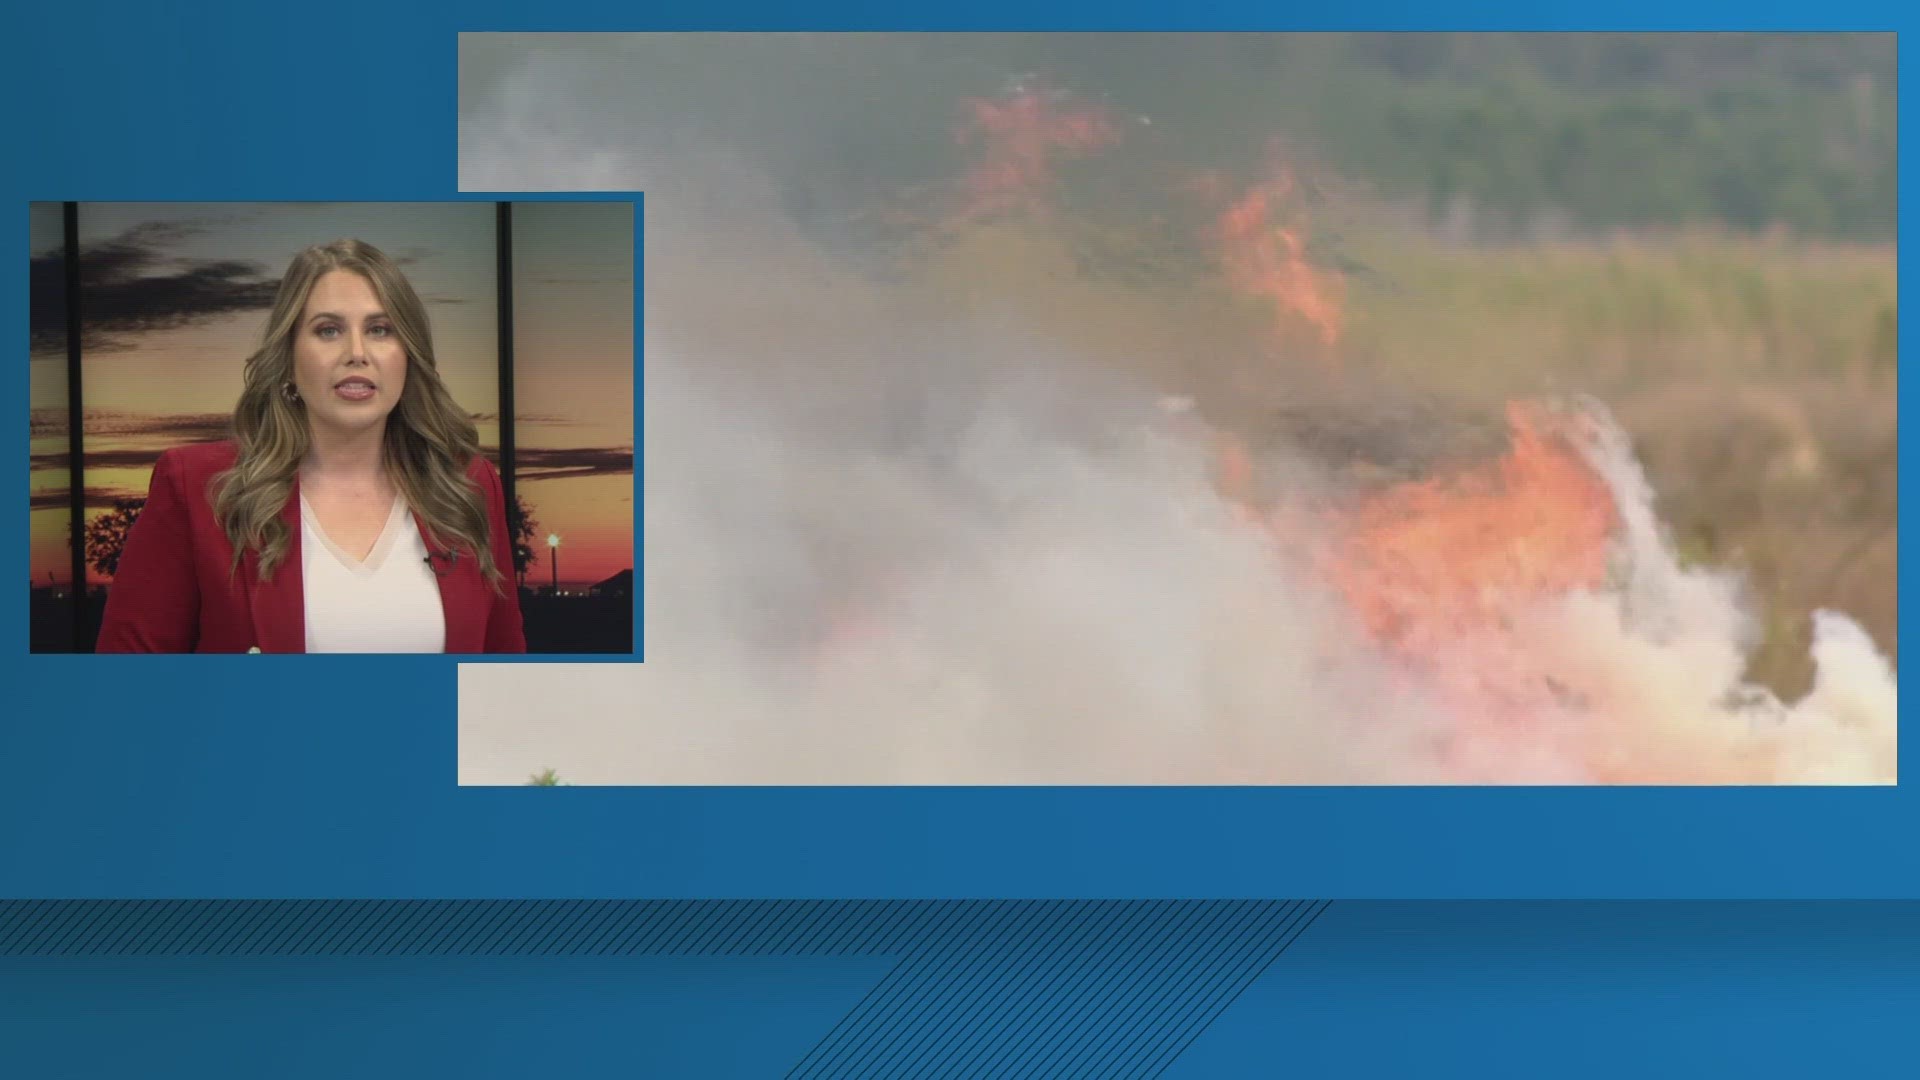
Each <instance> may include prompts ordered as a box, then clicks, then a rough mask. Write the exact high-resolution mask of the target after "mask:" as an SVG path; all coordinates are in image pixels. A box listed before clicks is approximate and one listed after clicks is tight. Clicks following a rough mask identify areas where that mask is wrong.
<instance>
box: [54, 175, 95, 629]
mask: <svg viewBox="0 0 1920 1080" xmlns="http://www.w3.org/2000/svg"><path fill="white" fill-rule="evenodd" d="M61 216H62V218H63V219H64V221H63V225H64V230H65V233H66V236H65V243H66V272H67V282H66V289H67V298H66V299H67V523H68V526H69V531H70V532H71V533H72V534H73V535H72V538H71V541H70V543H69V544H68V546H69V547H70V548H71V549H72V551H71V555H72V558H73V585H72V587H71V588H69V589H68V590H67V592H68V594H69V600H70V601H71V603H72V606H73V651H74V652H92V651H93V643H92V642H90V641H88V640H87V611H88V603H87V466H86V459H85V458H84V457H82V456H81V453H82V449H83V439H82V429H83V428H84V427H85V426H86V412H85V410H84V409H83V408H82V407H81V402H80V204H79V203H77V202H69V203H62V204H61Z"/></svg>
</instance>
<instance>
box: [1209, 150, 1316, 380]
mask: <svg viewBox="0 0 1920 1080" xmlns="http://www.w3.org/2000/svg"><path fill="white" fill-rule="evenodd" d="M1293 197H1294V181H1293V175H1292V174H1291V173H1290V172H1288V171H1286V170H1285V169H1282V170H1280V171H1279V173H1278V174H1277V175H1276V176H1274V177H1273V178H1271V179H1268V180H1264V181H1262V182H1260V183H1257V184H1255V185H1253V186H1252V187H1250V188H1248V189H1247V190H1246V192H1245V193H1244V194H1243V195H1241V196H1240V198H1238V199H1236V200H1235V201H1234V202H1233V203H1232V204H1231V205H1230V206H1228V207H1227V209H1226V210H1225V211H1224V212H1222V213H1221V215H1220V218H1219V223H1218V229H1219V241H1220V247H1221V252H1222V255H1223V258H1224V260H1225V263H1226V270H1227V277H1228V280H1229V281H1231V282H1232V283H1233V284H1234V286H1235V287H1236V288H1239V289H1241V290H1243V291H1245V292H1247V293H1250V294H1252V295H1254V296H1258V297H1262V298H1265V299H1267V300H1268V301H1270V302H1271V303H1272V304H1273V309H1274V315H1275V318H1276V319H1277V320H1278V325H1284V324H1285V323H1286V321H1287V320H1288V319H1290V318H1295V317H1297V318H1299V319H1302V320H1304V321H1305V322H1306V323H1308V324H1309V325H1310V326H1312V327H1313V329H1314V330H1315V331H1316V332H1317V334H1318V335H1319V338H1320V341H1321V342H1322V343H1323V344H1325V345H1327V346H1333V345H1335V344H1338V343H1339V340H1340V334H1341V329H1342V313H1341V307H1342V303H1343V293H1344V289H1343V287H1342V283H1341V279H1340V277H1339V275H1338V274H1336V273H1333V272H1331V271H1323V270H1320V269H1318V268H1316V267H1315V266H1314V265H1313V263H1312V261H1311V260H1309V259H1308V258H1307V245H1306V239H1305V236H1306V233H1305V229H1304V226H1302V225H1301V224H1299V223H1298V222H1297V220H1293V219H1297V217H1298V216H1299V215H1298V212H1297V211H1295V212H1294V213H1292V214H1289V213H1288V209H1289V204H1290V203H1291V202H1292V201H1293Z"/></svg>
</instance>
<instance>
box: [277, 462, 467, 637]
mask: <svg viewBox="0 0 1920 1080" xmlns="http://www.w3.org/2000/svg"><path fill="white" fill-rule="evenodd" d="M300 535H301V541H300V572H301V576H302V582H301V583H302V586H303V588H304V591H305V594H306V596H305V600H306V610H307V651H308V652H310V653H420V652H431V653H437V652H445V651H446V648H447V623H446V616H445V615H444V614H443V612H442V610H441V607H440V583H439V581H438V580H437V579H436V577H435V575H434V572H433V567H432V566H430V565H429V564H428V563H427V545H426V541H424V540H422V539H421V537H420V528H419V526H418V525H416V524H415V523H414V520H413V514H412V512H411V511H409V510H408V509H407V502H406V500H405V499H398V498H396V499H394V500H393V513H391V514H389V515H387V525H386V528H384V529H382V530H381V532H380V538H379V539H378V540H375V541H374V542H373V550H372V551H369V552H368V553H367V557H366V559H365V560H364V561H362V560H356V559H354V558H353V557H352V556H349V555H348V554H347V553H346V552H344V551H342V550H340V548H339V547H338V546H337V545H335V544H334V542H333V541H332V540H331V539H329V538H328V536H327V534H326V532H325V531H323V530H322V529H321V528H320V523H319V519H318V518H317V517H316V516H315V515H314V512H313V507H311V506H309V505H307V497H306V496H305V495H302V496H300Z"/></svg>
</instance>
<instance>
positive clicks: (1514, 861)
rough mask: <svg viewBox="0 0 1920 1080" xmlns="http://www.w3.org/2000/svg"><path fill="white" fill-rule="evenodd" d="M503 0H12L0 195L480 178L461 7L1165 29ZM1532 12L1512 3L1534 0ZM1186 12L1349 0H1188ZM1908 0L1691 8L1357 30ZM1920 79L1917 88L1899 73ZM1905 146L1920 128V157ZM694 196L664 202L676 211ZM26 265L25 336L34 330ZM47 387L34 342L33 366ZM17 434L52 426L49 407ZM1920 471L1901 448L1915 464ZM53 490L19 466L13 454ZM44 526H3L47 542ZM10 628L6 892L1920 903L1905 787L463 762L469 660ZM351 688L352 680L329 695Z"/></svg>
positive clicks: (1117, 18)
mask: <svg viewBox="0 0 1920 1080" xmlns="http://www.w3.org/2000/svg"><path fill="white" fill-rule="evenodd" d="M509 12H511V8H509V6H505V4H467V6H461V8H459V10H426V12H403V10H388V8H384V6H380V8H376V6H371V4H355V2H344V4H332V6H296V8H286V10H276V12H263V10H252V8H240V6H232V4H227V6H223V4H211V6H200V8H180V10H138V8H134V6H104V4H60V6H48V4H40V6H35V8H33V10H31V12H29V13H27V15H25V17H19V15H15V19H19V23H21V27H19V29H21V31H23V33H15V35H8V37H10V42H12V50H13V58H12V61H10V63H6V65H0V67H4V71H6V75H4V77H6V79H8V81H10V85H8V86H6V98H4V100H6V102H8V111H10V113H12V115H13V117H15V119H13V131H12V138H10V140H8V144H10V146H12V148H13V150H15V154H13V163H12V165H10V169H6V179H4V184H6V190H8V196H10V200H8V202H10V206H12V208H13V213H12V217H10V219H8V221H10V229H12V236H13V242H15V250H23V248H25V229H27V215H25V202H27V200H227V198H246V200H255V198H257V200H307V198H313V200H363V198H365V200H413V198H449V196H453V194H455V192H453V183H455V125H453V117H455V83H457V81H455V58H457V40H455V33H457V31H463V29H528V27H532V29H540V27H557V25H570V27H628V29H645V27H649V25H662V27H664V25H691V23H695V21H699V23H701V25H708V27H778V25H785V27H799V25H812V27H849V25H885V23H891V25H916V23H922V25H941V27H989V25H991V27H998V29H1004V27H1010V25H1021V23H1023V25H1046V27H1066V25H1110V27H1140V25H1144V23H1146V21H1148V15H1146V8H1139V6H1137V8H1125V6H1121V8H1114V6H1100V8H1098V10H1096V8H1091V6H1081V8H1079V10H1077V12H1075V10H1071V8H1058V10H1056V13H1052V15H1039V13H1025V15H1021V17H1014V15H1012V12H1014V8H1012V6H993V4H987V6H968V8H956V10H950V12H941V13H939V15H933V13H922V15H904V13H895V15H879V13H862V10H858V8H854V6H839V8H835V6H824V8H812V10H810V12H806V13H804V15H799V13H789V15H780V13H776V12H772V10H751V8H735V10H732V12H712V13H705V15H693V13H678V15H676V13H674V12H659V13H647V12H643V10H637V8H630V6H611V4H601V6H595V4H576V6H549V8H545V13H543V15H541V19H538V21H536V19H528V17H526V15H515V13H509ZM1509 12H1519V10H1509ZM1152 21H1154V23H1156V25H1162V27H1181V25H1185V27H1198V25H1210V27H1219V25H1254V23H1267V25H1290V27H1313V25H1331V21H1332V15H1331V13H1325V12H1323V13H1319V15H1315V13H1311V12H1302V13H1300V17H1294V15H1290V13H1284V12H1271V10H1256V8H1240V10H1235V8H1233V6H1217V8H1213V10H1206V8H1196V6H1188V8H1183V10H1181V12H1179V15H1177V17H1154V19H1152ZM1523 21H1524V23H1526V25H1540V27H1546V25H1578V27H1597V25H1609V27H1636V29H1645V27H1688V29H1697V27H1715V25H1720V27H1741V29H1751V27H1786V25H1801V27H1807V25H1820V27H1834V25H1853V27H1860V25H1882V27H1893V25H1895V23H1897V19H1895V15H1893V13H1891V10H1876V8H1870V6H1843V4H1841V6H1826V8H1822V10H1820V12H1818V13H1816V15H1789V13H1784V12H1778V10H1776V12H1757V10H1751V8H1745V6H1743V8H1738V10H1736V8H1724V10H1715V8H1713V6H1705V4H1695V6H1690V8H1682V6H1657V8H1655V6H1649V4H1642V6H1628V8H1613V10H1609V12H1607V13H1605V15H1603V17H1601V15H1582V13H1576V12H1574V10H1571V8H1565V6H1563V8H1553V10H1532V12H1530V13H1528V15H1526V17H1524V19H1521V17H1519V15H1517V13H1500V10H1496V8H1488V10H1484V12H1482V13H1478V15H1471V13H1467V12H1448V13H1444V15H1438V13H1436V15H1417V13H1411V12H1394V10H1390V8H1377V10H1373V12H1369V13H1365V15H1342V17H1340V25H1342V27H1352V25H1371V27H1434V25H1446V27H1471V25H1480V27H1486V25H1498V27H1513V25H1517V23H1523ZM1903 100H1905V92H1903ZM1903 156H1905V150H1903ZM655 211H657V213H659V211H670V208H666V209H662V208H655ZM25 265H27V263H25V259H13V261H6V263H4V267H6V271H4V273H6V281H4V282H0V286H4V294H6V296H8V304H6V307H4V315H6V323H8V325H6V327H4V334H0V336H6V334H12V336H13V340H23V336H25V309H27V307H25V306H27V298H25ZM6 386H8V394H10V396H12V398H13V402H15V409H17V411H15V415H21V413H25V394H27V369H25V363H21V365H19V367H17V369H15V377H13V379H12V380H10V382H8V384H6ZM21 440H23V442H25V432H21ZM1903 465H1905V461H1903ZM12 484H13V498H15V500H17V502H15V505H21V507H23V511H21V513H25V503H27V498H25V494H27V492H25V486H27V473H25V469H21V471H17V473H15V475H13V480H12ZM25 542H27V530H25V528H13V530H4V532H0V544H4V548H0V561H13V565H21V563H23V561H25ZM15 603H19V605H21V609H17V611H21V613H17V615H15V617H13V619H12V621H8V623H6V625H4V626H0V655H6V657H8V661H6V663H8V665H10V667H12V671H10V673H8V678H6V686H8V690H10V694H8V711H10V715H12V719H10V721H8V723H6V724H4V726H0V763H4V765H6V774H8V780H6V784H0V846H4V853H6V857H4V859H0V894H4V896H580V897H593V896H954V894H968V896H1336V897H1340V896H1346V897H1352V896H1373V897H1482V896H1515V897H1565V896H1582V897H1680V896H1692V897H1820V896H1847V897H1897V896H1920V859H1916V855H1914V844H1912V840H1910V838H1912V834H1914V826H1916V824H1920V792H1914V790H1910V786H1908V788H1905V790H568V788H557V790H553V788H549V790H459V788H457V786H455V784H453V761H455V694H453V682H455V669H453V661H451V659H445V657H424V659H422V657H355V659H342V661H340V663H315V659H309V657H56V655H46V657H31V655H27V650H25V615H23V607H25V592H19V594H15ZM323 690H324V692H323Z"/></svg>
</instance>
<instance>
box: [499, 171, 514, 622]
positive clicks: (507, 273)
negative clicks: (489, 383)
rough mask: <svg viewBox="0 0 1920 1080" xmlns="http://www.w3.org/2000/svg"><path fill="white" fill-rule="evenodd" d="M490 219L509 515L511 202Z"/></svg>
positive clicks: (511, 495)
mask: <svg viewBox="0 0 1920 1080" xmlns="http://www.w3.org/2000/svg"><path fill="white" fill-rule="evenodd" d="M493 220H494V249H495V251H496V252H497V254H498V256H499V263H498V266H497V268H496V270H495V275H496V276H497V277H498V279H499V280H498V282H497V284H496V287H497V289H498V290H499V309H500V313H499V316H498V318H497V319H496V320H495V322H496V323H497V324H498V326H499V328H500V486H501V489H502V494H503V495H505V496H506V500H507V511H508V513H509V514H511V513H512V511H513V508H514V507H515V506H516V505H517V504H516V503H515V502H514V499H515V496H514V491H513V488H514V475H513V474H514V467H513V425H514V419H513V417H514V413H513V204H512V203H509V202H502V203H495V204H494V216H493ZM515 584H516V585H517V584H518V582H516V583H515Z"/></svg>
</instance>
